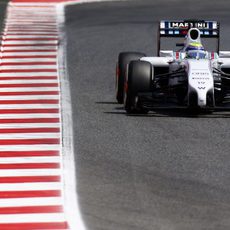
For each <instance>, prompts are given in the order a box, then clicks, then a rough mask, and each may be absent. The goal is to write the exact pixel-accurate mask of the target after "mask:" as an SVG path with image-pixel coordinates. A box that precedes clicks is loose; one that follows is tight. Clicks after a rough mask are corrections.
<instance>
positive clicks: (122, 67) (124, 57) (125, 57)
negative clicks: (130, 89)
mask: <svg viewBox="0 0 230 230" xmlns="http://www.w3.org/2000/svg"><path fill="white" fill-rule="evenodd" d="M145 56H146V55H145V54H143V53H139V52H122V53H120V54H119V56H118V63H117V69H116V99H117V102H118V103H119V104H123V102H124V82H125V74H126V66H127V65H128V64H129V63H130V61H133V60H139V59H140V58H142V57H145Z"/></svg>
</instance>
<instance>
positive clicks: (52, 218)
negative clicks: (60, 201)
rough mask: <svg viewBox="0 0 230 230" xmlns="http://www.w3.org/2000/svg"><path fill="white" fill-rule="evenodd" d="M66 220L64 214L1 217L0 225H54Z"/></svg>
mask: <svg viewBox="0 0 230 230" xmlns="http://www.w3.org/2000/svg"><path fill="white" fill-rule="evenodd" d="M65 220H66V218H65V216H64V214H63V213H58V214H39V215H38V214H18V215H2V216H1V215H0V223H37V222H38V223H42V222H43V223H50V222H51V223H52V222H64V221H65Z"/></svg>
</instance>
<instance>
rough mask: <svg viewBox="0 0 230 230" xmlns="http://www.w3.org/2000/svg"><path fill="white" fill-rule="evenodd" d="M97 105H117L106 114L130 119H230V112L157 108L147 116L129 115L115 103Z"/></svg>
mask: <svg viewBox="0 0 230 230" xmlns="http://www.w3.org/2000/svg"><path fill="white" fill-rule="evenodd" d="M96 104H101V105H117V106H114V107H113V109H112V111H104V114H116V115H124V116H130V117H181V118H230V111H218V112H216V111H212V112H211V111H191V110H188V109H185V108H173V107H172V108H156V109H155V110H152V111H150V112H149V113H147V114H141V113H140V114H127V113H126V112H125V110H124V107H123V105H120V104H118V103H117V102H114V101H99V102H96Z"/></svg>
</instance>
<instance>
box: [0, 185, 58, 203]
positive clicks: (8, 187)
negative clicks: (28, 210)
mask: <svg viewBox="0 0 230 230" xmlns="http://www.w3.org/2000/svg"><path fill="white" fill-rule="evenodd" d="M61 189H62V184H61V183H56V182H52V183H51V182H49V183H8V184H0V190H1V191H39V190H61ZM0 201H1V199H0ZM59 203H61V201H59ZM40 204H45V203H44V202H42V203H40ZM47 205H48V204H47ZM7 206H8V205H7ZM12 206H13V205H12ZM23 206H25V205H24V204H23Z"/></svg>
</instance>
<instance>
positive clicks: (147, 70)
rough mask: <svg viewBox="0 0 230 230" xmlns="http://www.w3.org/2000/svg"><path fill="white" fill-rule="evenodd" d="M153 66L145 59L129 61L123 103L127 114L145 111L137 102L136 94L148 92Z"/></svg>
mask: <svg viewBox="0 0 230 230" xmlns="http://www.w3.org/2000/svg"><path fill="white" fill-rule="evenodd" d="M152 74H153V67H152V65H151V64H150V63H149V62H146V61H131V62H130V64H129V66H128V73H127V75H126V81H125V97H124V105H125V110H126V112H127V113H128V114H135V113H147V112H148V110H147V109H144V108H143V107H142V105H141V104H140V103H138V94H139V93H146V92H150V90H151V82H152Z"/></svg>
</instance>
